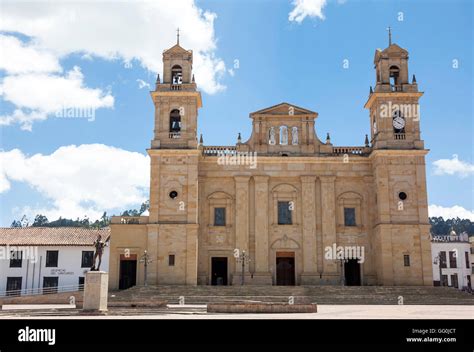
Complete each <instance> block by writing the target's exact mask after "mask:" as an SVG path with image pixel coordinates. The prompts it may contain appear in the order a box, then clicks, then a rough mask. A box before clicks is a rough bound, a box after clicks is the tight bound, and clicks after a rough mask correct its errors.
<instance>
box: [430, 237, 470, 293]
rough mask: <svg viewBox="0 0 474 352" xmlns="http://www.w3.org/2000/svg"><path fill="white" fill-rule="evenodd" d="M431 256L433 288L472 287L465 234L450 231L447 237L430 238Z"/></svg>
mask: <svg viewBox="0 0 474 352" xmlns="http://www.w3.org/2000/svg"><path fill="white" fill-rule="evenodd" d="M431 256H432V263H433V284H434V286H440V285H441V286H451V287H455V288H458V289H463V288H467V287H472V281H471V274H472V269H471V267H472V257H471V246H470V243H469V238H468V235H467V233H462V234H460V235H456V233H455V232H454V231H452V232H451V234H450V235H448V236H432V238H431ZM440 263H441V267H440ZM440 274H441V282H440Z"/></svg>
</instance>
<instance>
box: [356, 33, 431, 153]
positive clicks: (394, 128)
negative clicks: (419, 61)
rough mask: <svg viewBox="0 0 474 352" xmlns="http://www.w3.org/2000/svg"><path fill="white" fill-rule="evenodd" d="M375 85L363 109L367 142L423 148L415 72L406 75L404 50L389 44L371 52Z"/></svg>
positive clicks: (381, 146)
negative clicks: (367, 121) (367, 125)
mask: <svg viewBox="0 0 474 352" xmlns="http://www.w3.org/2000/svg"><path fill="white" fill-rule="evenodd" d="M374 65H375V76H376V80H375V88H374V89H373V88H372V87H370V95H369V99H368V100H367V103H366V104H365V108H367V109H369V111H370V124H371V141H372V146H373V148H374V149H423V148H424V144H423V141H422V140H421V137H420V108H419V104H418V99H419V98H420V97H421V96H422V95H423V93H422V92H419V91H418V84H417V83H416V78H415V75H413V77H412V81H411V83H410V82H409V76H408V51H406V50H405V49H403V48H401V47H400V46H398V45H397V44H393V43H392V35H391V30H390V28H389V46H388V47H387V48H386V49H384V50H380V49H377V50H376V51H375V57H374Z"/></svg>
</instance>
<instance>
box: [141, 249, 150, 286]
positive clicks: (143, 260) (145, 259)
mask: <svg viewBox="0 0 474 352" xmlns="http://www.w3.org/2000/svg"><path fill="white" fill-rule="evenodd" d="M151 262H153V260H152V259H150V255H149V254H148V252H147V250H146V249H145V251H144V252H143V255H142V257H141V258H140V263H143V264H144V267H145V286H148V282H147V281H148V278H147V274H148V273H147V272H148V264H150V263H151Z"/></svg>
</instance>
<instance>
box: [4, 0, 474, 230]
mask: <svg viewBox="0 0 474 352" xmlns="http://www.w3.org/2000/svg"><path fill="white" fill-rule="evenodd" d="M308 3H309V4H310V5H312V6H306V7H305V6H303V5H300V7H299V9H301V11H300V12H299V14H300V15H301V17H304V18H298V17H297V18H296V20H295V19H293V20H290V19H289V14H290V13H291V12H292V11H293V10H294V9H295V6H296V7H297V10H298V3H292V2H291V1H283V0H278V1H269V0H267V1H249V0H245V1H234V0H232V1H230V0H229V1H197V2H193V1H191V0H184V1H183V2H177V3H176V4H173V5H167V6H166V7H165V6H151V5H149V4H146V3H140V5H134V4H130V3H126V4H125V5H124V4H122V5H112V4H101V5H100V6H110V9H108V8H105V9H106V11H104V8H100V7H99V6H98V5H94V3H88V2H85V3H84V4H82V5H77V6H76V7H68V5H62V6H63V7H64V9H65V11H66V13H69V14H70V16H71V18H72V20H71V19H70V20H69V21H72V22H71V23H74V22H75V23H74V25H71V26H66V27H64V26H63V27H61V24H62V23H63V22H62V21H65V20H64V18H63V17H64V13H62V14H61V15H59V12H58V10H57V9H56V8H54V9H53V8H52V7H49V6H47V5H46V4H44V3H39V4H38V5H36V6H40V7H41V11H35V10H34V9H32V8H29V9H26V10H25V8H19V7H18V6H16V5H15V4H14V3H9V2H8V1H7V2H6V4H7V5H9V6H5V11H4V14H3V15H2V17H1V18H0V20H1V21H0V34H2V35H3V37H4V38H6V39H5V40H4V41H3V42H2V46H3V48H2V49H3V50H2V54H1V55H2V56H5V57H4V58H3V64H2V65H0V79H1V83H0V84H1V86H0V87H1V90H0V92H2V95H0V104H1V105H0V124H1V125H0V128H1V136H0V137H1V143H0V148H1V152H0V162H2V164H1V165H0V206H1V209H0V226H9V225H10V223H11V222H12V220H13V219H15V218H19V217H20V216H21V215H22V214H23V213H25V214H27V215H29V216H30V218H31V217H32V216H33V214H35V213H37V212H42V213H45V214H47V215H49V217H50V220H52V218H54V217H55V216H56V215H58V214H63V215H64V216H67V217H74V218H75V217H82V216H83V215H85V214H87V215H89V216H90V217H91V218H94V217H95V216H97V214H98V213H100V212H101V211H102V210H107V211H108V212H109V213H114V212H115V213H118V212H119V211H120V210H124V209H129V208H134V207H137V206H138V205H139V204H140V202H141V201H142V200H144V199H146V198H147V182H148V172H149V170H148V169H147V163H148V159H147V158H146V151H145V150H146V148H148V147H149V145H150V140H151V138H152V133H153V105H152V102H151V99H150V96H149V93H148V91H149V90H150V88H149V87H147V86H146V85H145V86H144V87H143V88H140V85H143V84H146V83H148V84H149V85H150V86H153V84H154V81H155V78H156V71H157V70H159V69H160V65H161V52H162V50H164V49H166V48H168V47H171V46H172V45H174V43H175V29H176V28H177V27H178V26H179V27H180V28H181V44H182V46H183V47H185V48H186V49H193V50H194V52H195V68H196V66H199V68H196V70H195V73H196V82H197V84H198V86H199V87H201V88H202V94H203V105H204V106H203V108H202V109H201V110H200V112H199V120H198V126H199V127H198V130H199V133H202V134H203V135H204V142H205V145H232V144H235V142H236V138H237V134H238V132H241V133H242V137H243V139H244V140H246V139H247V138H248V137H249V135H250V128H251V124H250V119H249V118H248V115H249V113H250V112H253V111H256V110H259V109H262V108H264V107H268V106H271V105H274V104H277V103H279V102H283V101H286V102H289V103H292V104H295V105H298V106H302V107H305V108H308V109H310V110H314V111H317V112H318V113H319V117H318V119H317V121H316V133H317V134H318V136H319V137H320V139H324V138H325V135H326V132H330V134H331V140H332V143H333V144H335V145H362V144H363V141H364V136H365V134H366V133H369V132H370V130H369V128H370V124H369V117H368V113H367V111H365V110H364V108H363V106H364V103H365V102H366V99H367V97H368V93H369V86H370V85H374V80H375V73H374V69H373V56H374V52H375V49H376V48H382V49H383V48H385V47H386V46H387V43H388V38H387V37H388V36H387V31H386V27H387V26H389V25H390V26H391V27H392V29H393V42H395V43H397V44H399V45H400V46H402V47H403V48H405V49H407V50H408V51H409V53H410V60H409V71H410V76H411V75H412V74H416V78H417V82H418V85H419V89H420V90H421V91H423V92H425V94H424V96H423V97H422V98H421V100H420V105H421V131H422V138H423V139H424V140H425V146H426V148H428V149H430V153H429V154H428V157H427V160H426V164H427V169H426V171H427V177H428V195H429V204H430V206H431V207H430V215H445V216H454V215H459V216H462V217H470V218H471V219H472V220H474V204H473V203H474V202H473V189H474V187H473V175H474V166H473V144H472V143H473V142H472V137H473V132H474V130H473V98H474V97H473V78H472V77H473V72H472V69H473V64H472V55H473V49H472V48H473V41H472V40H473V38H472V37H473V22H472V21H473V18H472V17H473V5H472V3H471V2H470V1H456V0H455V1H365V0H364V1H351V0H347V1H344V2H341V1H327V3H325V1H316V0H315V1H313V3H312V4H311V1H308V2H307V3H306V4H308ZM321 3H322V4H325V6H322V7H321V6H318V4H319V5H321ZM158 5H160V4H158ZM161 5H162V4H161ZM23 6H26V5H23ZM80 6H84V8H81V7H80ZM122 6H123V8H122ZM127 6H134V8H141V10H140V11H138V10H137V11H130V10H129V9H128V10H127V8H126V7H127ZM148 6H151V7H150V8H148ZM190 8H192V9H191V10H189V9H190ZM64 9H63V10H64ZM319 10H320V11H321V14H322V15H321V16H322V17H324V18H321V16H318V13H319V12H318V11H319ZM200 11H201V12H200ZM109 12H110V14H109ZM176 13H179V14H180V15H179V16H177V15H174V14H176ZM116 14H121V15H122V16H124V17H122V18H120V19H117V16H113V15H116ZM305 15H306V16H305ZM60 16H62V17H60ZM102 16H104V18H102ZM402 17H403V18H402ZM32 18H37V19H40V18H41V19H46V20H47V21H49V22H48V23H50V24H51V27H52V29H51V31H48V30H45V29H44V28H40V27H39V26H38V28H35V26H34V25H33V26H32V28H28V29H27V30H25V29H24V28H26V26H22V24H23V25H24V24H26V23H29V21H31V20H32ZM400 19H403V20H402V21H400ZM66 23H69V22H66ZM81 23H88V24H89V28H92V29H90V30H88V29H84V28H83V26H80V24H81ZM55 26H57V28H62V29H61V31H60V32H64V33H63V34H62V33H59V34H58V33H57V32H58V31H57V30H56V31H54V29H55ZM102 26H104V27H102ZM57 28H56V29H57ZM109 28H110V30H109ZM11 38H16V40H17V41H16V42H15V41H14V39H11ZM7 49H8V50H7ZM22 50H23V51H22ZM26 50H29V51H26ZM22 53H26V54H27V55H25V54H23V55H22ZM29 54H31V55H33V54H34V55H37V56H30V58H31V59H33V58H35V63H34V64H33V66H35V67H33V68H31V67H30V66H31V62H30V61H29V60H26V61H27V63H26V64H22V58H24V57H28V55H29ZM15 55H18V56H15ZM197 55H199V57H200V58H201V63H200V64H199V65H196V56H197ZM8 56H10V57H8ZM236 60H237V61H236ZM344 60H348V62H349V67H348V68H344V67H343V62H344ZM198 61H199V58H198ZM236 62H238V68H237V67H235V63H236ZM456 64H457V65H456ZM453 66H455V67H453ZM75 67H76V68H75ZM22 79H23V81H22ZM30 80H31V82H34V83H32V84H29V82H30ZM138 80H141V81H140V82H141V83H140V82H139V81H138ZM22 84H24V85H22ZM69 90H70V91H69ZM43 95H44V98H41V101H39V102H35V103H32V102H31V101H32V100H35V97H37V96H39V97H43ZM53 95H54V96H53ZM58 95H61V99H62V100H60V101H64V100H67V101H68V102H69V104H72V105H74V104H76V105H78V106H83V105H91V106H95V107H96V108H97V110H96V111H95V119H94V121H88V120H87V119H86V118H75V119H64V118H57V117H54V114H53V113H52V111H53V107H54V106H56V105H55V104H57V101H56V100H55V97H57V96H58ZM71 97H73V98H71ZM58 99H59V98H58ZM71 99H72V101H73V102H70V101H71ZM81 99H82V100H81ZM84 102H86V103H84ZM81 104H83V105H81ZM16 109H17V110H18V109H20V110H21V111H22V114H24V117H23V118H18V115H16V116H17V117H16V118H12V116H14V113H13V112H14V110H16ZM28 114H30V115H28ZM35 114H36V115H35ZM32 116H37V119H36V120H33V117H32ZM39 154H40V155H39ZM453 155H457V157H456V156H453ZM58 174H59V176H58ZM71 190H72V191H71ZM51 217H52V218H51Z"/></svg>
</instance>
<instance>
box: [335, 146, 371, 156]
mask: <svg viewBox="0 0 474 352" xmlns="http://www.w3.org/2000/svg"><path fill="white" fill-rule="evenodd" d="M365 149H366V148H365V147H333V148H332V153H333V154H336V155H341V154H352V155H362V154H365Z"/></svg>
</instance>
